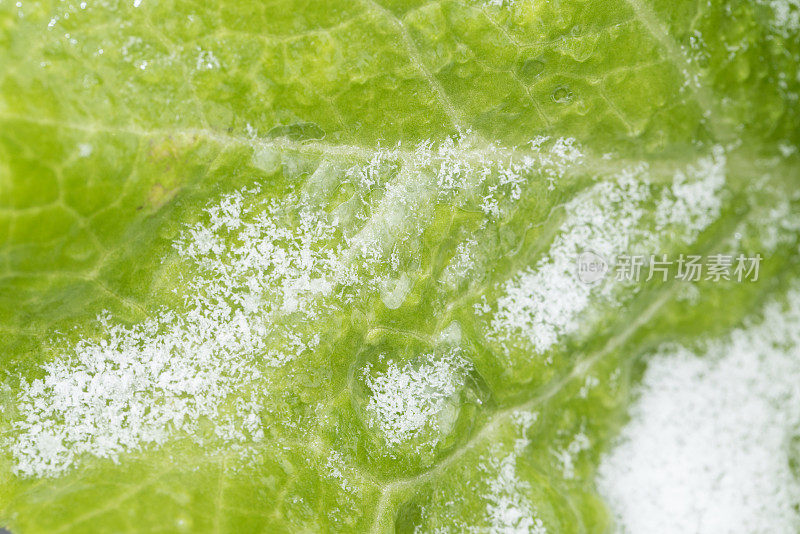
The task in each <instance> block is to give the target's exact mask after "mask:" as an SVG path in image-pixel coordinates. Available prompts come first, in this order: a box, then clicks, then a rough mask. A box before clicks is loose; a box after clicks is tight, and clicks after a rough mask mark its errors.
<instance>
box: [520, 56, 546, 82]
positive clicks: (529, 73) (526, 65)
mask: <svg viewBox="0 0 800 534" xmlns="http://www.w3.org/2000/svg"><path fill="white" fill-rule="evenodd" d="M543 71H544V61H542V60H541V59H526V60H525V61H524V62H523V63H522V65H520V68H519V74H520V76H522V77H523V78H524V79H525V80H527V81H533V80H535V79H536V78H537V77H538V76H539V75H540V74H541V73H542V72H543Z"/></svg>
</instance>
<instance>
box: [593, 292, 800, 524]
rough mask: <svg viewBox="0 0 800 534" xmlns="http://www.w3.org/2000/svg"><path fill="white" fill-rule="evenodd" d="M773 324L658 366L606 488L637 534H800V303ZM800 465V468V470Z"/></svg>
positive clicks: (605, 475)
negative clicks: (793, 464) (796, 470)
mask: <svg viewBox="0 0 800 534" xmlns="http://www.w3.org/2000/svg"><path fill="white" fill-rule="evenodd" d="M788 302H789V309H788V310H784V309H781V307H780V306H778V305H777V304H775V303H773V304H771V305H769V306H768V307H767V308H766V310H765V317H764V320H763V322H762V323H760V324H758V325H756V326H749V327H746V328H742V329H738V330H735V331H733V332H732V333H731V334H730V335H729V336H728V337H727V338H726V339H724V340H721V341H715V342H711V343H709V344H708V347H707V351H705V352H707V353H706V354H705V355H704V356H703V357H698V356H697V355H695V354H693V353H692V352H691V351H689V350H688V349H686V348H682V347H680V348H672V349H671V350H665V351H663V352H661V353H659V354H657V355H656V356H655V357H654V358H653V359H652V361H650V363H649V367H648V369H647V372H646V374H645V377H644V381H643V384H642V386H641V398H640V399H639V400H638V401H637V402H636V404H635V405H634V407H633V409H632V413H631V415H632V421H631V422H630V423H629V424H628V426H627V427H625V428H624V430H623V433H622V436H621V440H620V442H619V444H618V445H617V446H616V448H615V449H614V450H612V452H611V453H610V454H609V455H608V456H607V457H606V458H604V460H603V461H602V463H601V466H600V469H599V478H598V485H599V488H600V490H601V493H603V494H604V495H605V497H606V499H607V501H608V503H609V505H610V507H611V509H612V511H613V513H614V515H615V516H616V521H617V524H618V532H622V533H631V534H640V533H642V534H667V533H676V534H678V533H679V534H691V533H702V534H706V533H715V534H725V533H742V534H745V533H746V534H755V533H764V534H767V533H769V534H781V533H786V534H789V533H795V532H798V531H800V515H799V514H798V511H797V508H796V506H797V505H798V504H800V480H798V478H797V476H796V474H795V475H793V473H792V470H791V468H790V465H789V462H790V457H791V455H792V454H795V455H796V454H797V453H798V451H797V450H796V447H795V450H794V452H792V448H791V444H792V441H793V440H794V441H795V443H796V439H797V437H798V436H800V386H799V384H800V291H798V290H797V289H796V290H794V291H792V292H790V294H789V296H788ZM796 460H797V458H795V461H796Z"/></svg>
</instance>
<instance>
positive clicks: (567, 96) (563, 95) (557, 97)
mask: <svg viewBox="0 0 800 534" xmlns="http://www.w3.org/2000/svg"><path fill="white" fill-rule="evenodd" d="M553 101H555V102H558V103H559V104H569V103H570V102H572V91H570V90H569V88H568V87H559V88H558V89H556V90H555V91H553Z"/></svg>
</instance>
